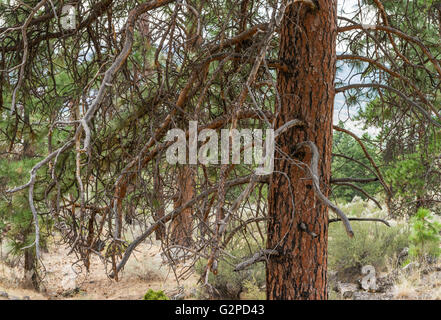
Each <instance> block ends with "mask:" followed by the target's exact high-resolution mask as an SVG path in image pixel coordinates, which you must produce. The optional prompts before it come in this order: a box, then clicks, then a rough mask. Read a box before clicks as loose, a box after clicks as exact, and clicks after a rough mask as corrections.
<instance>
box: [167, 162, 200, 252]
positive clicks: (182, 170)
mask: <svg viewBox="0 0 441 320" xmlns="http://www.w3.org/2000/svg"><path fill="white" fill-rule="evenodd" d="M178 171H179V173H178V179H177V185H178V195H177V197H176V199H175V201H174V208H175V209H176V208H179V207H180V206H182V205H183V204H184V203H186V202H187V201H189V200H191V199H192V198H193V197H194V196H195V188H194V175H193V171H192V170H191V168H190V167H189V166H188V165H184V166H181V167H179V169H178ZM192 229H193V209H192V208H191V207H189V208H187V209H184V210H182V213H181V214H179V215H177V216H176V217H175V218H174V219H173V220H172V222H171V235H170V238H171V239H170V240H171V241H170V242H171V243H172V244H176V245H181V246H185V247H188V246H190V245H191V243H192V234H191V233H192Z"/></svg>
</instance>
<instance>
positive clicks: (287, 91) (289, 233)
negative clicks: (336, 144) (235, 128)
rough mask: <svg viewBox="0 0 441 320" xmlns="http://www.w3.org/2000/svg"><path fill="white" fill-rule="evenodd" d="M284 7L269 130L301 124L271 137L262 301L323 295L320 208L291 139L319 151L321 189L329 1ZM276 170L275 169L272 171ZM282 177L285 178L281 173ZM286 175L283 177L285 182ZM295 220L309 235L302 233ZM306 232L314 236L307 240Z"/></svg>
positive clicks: (330, 69)
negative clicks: (271, 252) (275, 107)
mask: <svg viewBox="0 0 441 320" xmlns="http://www.w3.org/2000/svg"><path fill="white" fill-rule="evenodd" d="M315 3H316V8H311V6H308V5H307V4H306V2H296V3H294V4H292V5H290V6H288V7H287V9H286V12H285V17H284V20H283V22H282V27H281V33H280V51H279V59H280V61H281V62H282V63H284V64H286V66H287V67H288V70H287V72H282V71H280V72H279V74H278V79H277V85H278V90H279V93H280V97H281V110H280V112H279V113H278V114H277V118H276V128H277V127H280V126H281V125H283V124H284V123H286V122H288V121H289V120H292V119H300V120H303V121H304V122H305V123H306V125H305V126H304V127H300V128H293V129H291V130H289V131H287V132H286V133H285V134H282V135H281V136H280V137H279V138H278V139H277V141H276V143H277V145H278V146H279V147H280V148H281V150H282V151H283V152H284V153H286V154H287V155H289V156H290V157H291V159H293V160H294V161H295V162H297V164H295V163H294V162H293V161H292V160H288V159H286V157H285V158H284V157H283V156H282V154H281V153H276V155H275V167H274V171H275V173H274V174H273V175H272V177H271V183H270V193H269V200H268V201H269V216H270V221H269V225H268V248H276V249H278V250H279V251H280V252H281V254H280V255H279V256H271V257H270V259H269V261H268V263H267V297H268V299H306V300H312V299H327V288H326V282H327V281H326V279H327V278H326V277H327V275H326V270H327V237H328V210H327V208H326V207H325V206H324V205H323V204H322V203H321V202H320V201H319V200H318V198H317V197H316V196H315V194H314V190H313V188H312V181H311V179H310V178H309V176H308V174H307V172H306V171H305V170H304V167H301V166H299V165H298V162H299V161H301V162H304V163H305V164H308V165H309V163H310V160H311V152H310V150H309V149H308V148H306V147H305V148H302V149H301V150H298V151H296V152H295V153H294V151H295V147H296V145H297V144H298V143H300V142H303V141H308V140H309V141H312V142H314V143H315V144H316V145H317V148H318V150H319V153H320V160H319V168H318V173H319V175H320V176H319V179H320V183H321V188H322V191H323V193H324V194H325V196H327V195H328V192H329V188H328V185H329V179H330V170H331V148H332V114H333V104H334V94H335V93H334V78H335V68H336V35H337V20H336V11H337V2H336V1H335V0H319V1H315ZM278 172H279V173H278ZM280 172H281V173H284V174H286V176H285V175H284V174H281V173H280ZM287 178H289V180H288V179H287ZM301 224H302V226H303V229H304V227H305V226H306V228H307V230H308V231H309V232H305V231H302V229H301V227H300V226H301ZM311 232H313V233H315V234H316V235H317V236H316V237H313V236H312V235H311Z"/></svg>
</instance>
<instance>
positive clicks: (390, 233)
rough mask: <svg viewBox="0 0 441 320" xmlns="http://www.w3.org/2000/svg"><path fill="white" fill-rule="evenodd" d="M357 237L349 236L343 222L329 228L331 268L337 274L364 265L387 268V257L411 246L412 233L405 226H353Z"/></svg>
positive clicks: (376, 223)
mask: <svg viewBox="0 0 441 320" xmlns="http://www.w3.org/2000/svg"><path fill="white" fill-rule="evenodd" d="M351 225H352V227H353V229H354V233H355V235H354V237H353V238H352V239H351V238H349V237H348V236H347V234H346V231H345V229H344V227H343V225H342V224H341V223H332V224H330V227H329V251H328V261H329V268H330V269H332V270H335V271H337V272H339V271H344V270H348V269H351V268H355V269H357V270H360V268H361V267H362V266H364V265H368V264H370V265H373V266H374V267H375V268H376V269H377V270H381V269H384V268H385V266H386V262H387V258H392V257H394V256H396V255H398V254H399V253H400V252H401V251H402V250H403V249H404V248H405V247H407V246H408V232H407V229H406V228H405V227H403V226H392V227H387V226H386V225H384V224H380V223H378V222H368V221H363V222H356V221H353V222H352V223H351Z"/></svg>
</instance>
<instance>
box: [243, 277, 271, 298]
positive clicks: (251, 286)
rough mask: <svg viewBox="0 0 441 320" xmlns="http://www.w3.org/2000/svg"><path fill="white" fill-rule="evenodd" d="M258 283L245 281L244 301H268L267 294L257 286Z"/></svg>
mask: <svg viewBox="0 0 441 320" xmlns="http://www.w3.org/2000/svg"><path fill="white" fill-rule="evenodd" d="M256 282H257V281H255V280H254V281H251V280H245V282H244V284H243V285H244V289H245V292H244V294H243V295H242V299H244V300H266V292H265V290H263V289H261V288H260V287H258V286H257V285H256Z"/></svg>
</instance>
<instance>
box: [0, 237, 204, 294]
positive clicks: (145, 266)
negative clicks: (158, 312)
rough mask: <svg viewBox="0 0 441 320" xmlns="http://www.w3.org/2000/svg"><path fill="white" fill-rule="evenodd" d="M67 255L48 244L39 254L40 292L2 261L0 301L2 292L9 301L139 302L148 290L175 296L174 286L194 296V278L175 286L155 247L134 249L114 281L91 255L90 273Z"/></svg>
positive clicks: (98, 260)
mask: <svg viewBox="0 0 441 320" xmlns="http://www.w3.org/2000/svg"><path fill="white" fill-rule="evenodd" d="M68 252H69V251H68V249H67V248H66V247H62V246H57V245H52V246H50V247H49V252H48V253H45V254H43V257H42V260H43V265H44V268H45V269H46V272H45V277H44V279H43V286H42V290H41V292H36V291H34V290H31V289H27V288H25V287H24V284H23V282H22V279H23V269H22V267H21V266H17V267H14V268H12V267H10V266H8V265H7V264H6V263H5V261H4V259H2V260H1V261H0V299H6V298H5V297H2V296H1V295H2V292H3V294H4V292H6V293H8V295H9V298H11V297H13V298H14V299H15V298H20V299H23V298H24V297H29V298H30V299H31V300H35V299H86V300H87V299H106V300H107V299H109V300H112V299H122V300H138V299H142V297H143V296H144V294H145V293H146V292H147V290H148V289H153V290H163V291H164V292H165V293H166V294H167V295H169V296H171V295H174V294H177V293H178V292H179V290H178V286H181V287H183V289H184V293H185V294H186V295H187V296H189V295H191V294H192V293H194V290H195V288H196V282H197V280H198V278H197V276H196V275H192V276H190V278H188V279H187V280H185V281H180V282H179V284H178V283H177V282H176V280H175V277H174V273H173V271H172V270H171V269H170V268H169V267H167V266H166V265H165V264H164V263H163V261H162V258H161V255H160V248H159V246H158V245H155V244H142V245H140V246H139V247H138V248H137V251H136V253H134V254H133V255H132V256H131V258H130V259H129V261H128V262H127V265H126V267H125V269H124V271H123V272H122V273H121V274H120V280H119V281H118V282H116V281H114V280H112V279H110V278H109V277H108V276H107V274H106V270H105V267H104V265H103V263H102V262H101V260H100V258H99V257H98V256H96V255H94V256H93V258H92V260H91V268H90V272H89V273H87V272H86V270H85V268H84V266H82V265H81V263H80V264H75V262H76V258H75V255H74V254H71V255H69V256H68V255H67V254H68Z"/></svg>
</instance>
